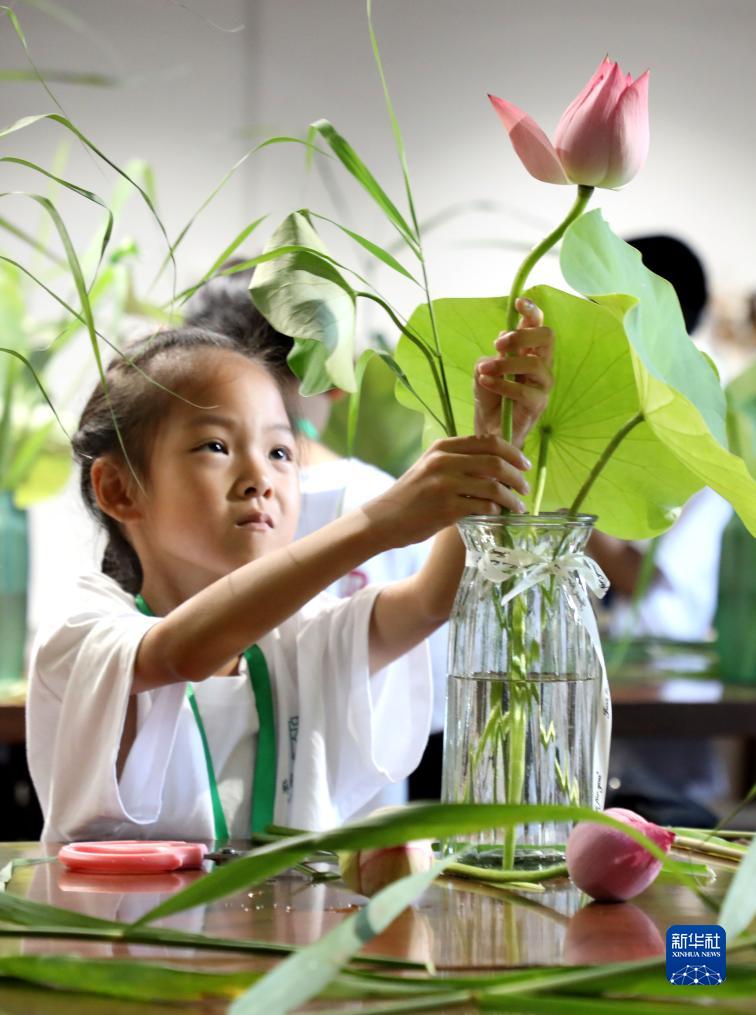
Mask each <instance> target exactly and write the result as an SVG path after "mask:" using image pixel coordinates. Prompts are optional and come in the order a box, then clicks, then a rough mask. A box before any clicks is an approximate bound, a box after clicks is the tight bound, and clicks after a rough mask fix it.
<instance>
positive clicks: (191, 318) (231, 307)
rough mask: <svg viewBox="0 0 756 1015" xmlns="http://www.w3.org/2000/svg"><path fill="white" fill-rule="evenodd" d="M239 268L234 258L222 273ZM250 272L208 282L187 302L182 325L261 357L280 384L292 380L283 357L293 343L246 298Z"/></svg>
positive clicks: (218, 276)
mask: <svg viewBox="0 0 756 1015" xmlns="http://www.w3.org/2000/svg"><path fill="white" fill-rule="evenodd" d="M240 264H244V261H243V260H242V259H240V258H235V259H233V260H230V261H226V263H225V264H224V265H223V267H222V269H221V270H222V271H227V270H228V269H229V268H235V267H237V266H238V265H240ZM252 272H253V269H252V268H245V269H243V270H242V271H236V272H234V273H233V274H230V275H216V276H215V277H214V278H211V279H210V280H209V281H208V282H206V283H205V284H204V285H203V286H202V288H200V289H198V290H197V292H196V293H195V294H194V296H192V298H191V299H190V300H189V301H188V302H187V304H186V314H185V316H184V323H185V324H187V325H191V326H192V327H195V328H204V329H206V330H209V331H214V332H217V333H218V334H220V335H226V336H227V337H228V338H230V339H232V341H234V342H237V343H238V344H239V345H241V346H243V348H244V350H245V351H246V352H251V353H253V354H254V353H263V354H264V355H265V358H266V362H268V363H270V364H271V366H272V367H273V368H274V369H275V370H276V371H277V372H279V373H280V376H281V379H282V380H284V381H285V380H292V379H293V374H292V373H291V372H290V370H289V367H288V365H287V363H286V357H287V356H288V355H289V353H290V351H291V349H292V347H293V345H294V342H293V340H292V339H291V338H288V337H287V336H286V335H282V334H281V333H280V332H278V331H276V330H275V328H274V327H273V326H272V325H270V324H268V322H267V321H266V320H265V318H264V317H263V315H262V314H261V313H260V311H259V310H258V309H257V307H256V306H255V305H254V303H253V302H252V298H251V297H250V295H249V283H250V282H251V280H252Z"/></svg>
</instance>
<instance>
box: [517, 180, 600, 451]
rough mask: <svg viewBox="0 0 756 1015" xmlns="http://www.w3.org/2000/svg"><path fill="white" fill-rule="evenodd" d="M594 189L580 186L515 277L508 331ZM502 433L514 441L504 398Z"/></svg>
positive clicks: (581, 212)
mask: <svg viewBox="0 0 756 1015" xmlns="http://www.w3.org/2000/svg"><path fill="white" fill-rule="evenodd" d="M593 189H594V188H593V187H586V186H585V185H584V184H582V183H581V184H580V185H579V186H578V192H577V197H576V198H575V203H574V204H573V206H572V208H570V211H569V213H568V214H567V217H566V218H565V219H564V220H563V221H562V222H560V223H559V225H558V226H557V227H556V229H554V230H553V232H550V233H549V235H548V236H547V237H546V238H545V239H544V240H541V242H540V243H539V244H538V245H537V246H535V247H533V249H532V250H531V251H530V253H529V254H528V255H527V257H526V258H525V260H524V261H523V262H522V264H521V265H520V267H519V269H518V271H517V274H516V275H515V277H514V282H512V288H511V289H510V292H509V304H508V306H507V323H506V331H514V328H515V325H516V324H517V308H516V307H515V301H516V300H517V297H518V296H519V295H520V293H521V292H522V290H523V289H524V288H525V282H526V281H527V278H528V275H529V274H530V272H531V271H532V270H533V268H534V267H535V265H536V264H537V263H538V261H540V259H541V258H542V257H543V255H544V254H545V253H546V252H547V251H549V250H551V248H552V247H553V246H554V244H555V243H558V242H559V240H561V238H562V237H563V236H564V234H565V232H566V231H567V229H568V228H569V226H571V225H572V223H573V222H574V221H575V219H577V218H579V217H580V216H581V215H582V214H583V212H584V211H585V208H586V205H587V204H588V202H589V201H590V199H591V194H592V193H593ZM501 432H502V435H503V436H504V439H505V440H508V441H511V440H512V400H511V399H509V398H503V399H502V401H501Z"/></svg>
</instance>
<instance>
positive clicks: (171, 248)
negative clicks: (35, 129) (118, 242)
mask: <svg viewBox="0 0 756 1015" xmlns="http://www.w3.org/2000/svg"><path fill="white" fill-rule="evenodd" d="M0 136H2V135H0ZM273 144H301V145H306V146H307V147H312V146H311V145H310V142H309V141H303V140H302V139H301V138H299V137H286V136H282V137H269V138H267V139H266V140H265V141H261V142H260V144H257V145H255V146H254V147H253V148H250V149H248V150H247V151H246V152H245V153H244V155H242V157H241V158H240V159H237V161H236V162H235V163H234V164H233V166H231V168H230V169H229V170H228V172H227V173H226V174H225V175H224V176H223V179H222V180H221V181H220V182H219V183H218V184H216V186H215V187H213V189H212V190H211V191H210V193H209V194H208V196H207V197H206V198H205V200H204V201H203V202H202V203H201V204H200V206H199V208H197V210H196V211H195V212H194V214H192V215H191V216H190V217H189V220H188V221H187V222H186V223H185V224H184V225H183V226H182V228H181V229H180V230H179V233H178V236H177V237H176V239H175V240H174V241H173V243H169V244H168V253H167V254H166V256H165V259H164V260H163V262H162V264H161V265H160V267H159V268H158V270H157V273H156V275H155V277H154V278H153V280H152V282H151V284H150V289H153V288H154V286H155V284H156V283H157V281H158V279H159V278H160V276H161V275H162V274H163V272H164V271H165V268H166V266H167V265H168V262H169V261H172V260H173V255H174V254H175V253H176V250H177V249H178V247H179V246H180V244H181V243H182V242H183V240H184V237H185V236H186V234H187V233H188V232H189V230H190V229H191V228H192V226H193V225H194V223H195V222H196V220H197V219H198V217H199V216H200V215H201V214H202V212H203V211H204V210H205V208H207V206H208V205H209V204H210V202H211V201H213V200H214V198H215V197H217V195H218V194H219V193H220V191H221V190H223V188H224V187H225V186H226V184H227V183H228V181H229V180H230V179H231V177H232V176H233V175H234V173H235V172H236V171H237V170H238V169H240V168H241V167H242V166H243V165H244V163H245V162H246V161H247V159H248V158H250V157H251V156H252V155H255V154H256V153H257V152H259V151H262V149H263V148H268V147H269V146H270V145H273ZM315 150H316V151H320V149H318V148H315ZM320 154H321V155H325V154H326V153H325V152H322V151H320ZM166 239H167V237H166Z"/></svg>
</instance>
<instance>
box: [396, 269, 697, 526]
mask: <svg viewBox="0 0 756 1015" xmlns="http://www.w3.org/2000/svg"><path fill="white" fill-rule="evenodd" d="M527 295H528V296H530V298H531V299H533V300H535V302H536V303H537V304H538V306H540V307H541V309H542V310H543V313H544V320H545V323H546V324H547V325H548V326H549V327H551V328H553V329H554V332H555V334H556V336H557V340H556V345H555V351H554V374H555V385H554V388H553V389H552V391H551V395H550V398H549V404H548V406H547V408H546V410H545V412H544V414H543V416H542V417H541V420H540V421H539V424H538V427H537V428H536V430H534V432H532V433H531V434H530V436H529V437H528V439H527V441H526V443H525V452H526V454H527V455H528V457H529V458H530V459H531V460H532V461H533V462H536V461H537V460H538V453H539V448H540V442H541V439H542V434H543V433H544V432H548V433H549V438H550V440H549V457H548V478H547V482H546V489H545V493H544V499H543V503H542V510H545V511H551V510H558V509H560V508H565V507H568V506H569V505H570V504H571V503H572V501H573V500H574V498H575V496H576V494H577V492H578V491H579V489H580V487H581V486H582V484H583V483H584V481H585V480H586V478H587V477H588V475H589V473H590V471H591V469H592V468H593V466H594V465H595V464H596V462H597V461H598V459H599V457H600V455H601V453H602V452H603V451H604V449H605V448H606V446H607V444H608V443H609V441H610V440H611V438H612V437H613V436H614V435H615V434H616V433H617V431H618V430H619V429H620V428H621V427H622V426H623V425H624V424H625V423H627V422H628V420H630V419H631V418H632V417H633V416H634V415H635V414H636V413H638V412H639V410H640V400H639V395H638V388H637V385H636V381H635V375H634V370H633V360H632V357H631V353H630V346H629V344H628V341H627V338H626V337H625V334H624V330H623V327H622V322H621V320H620V319H619V318H618V317H617V315H616V314H615V313H613V312H612V311H611V310H609V309H607V308H605V307H600V306H597V305H596V304H594V303H591V302H589V301H587V300H584V299H580V298H579V297H577V296H573V295H570V294H569V293H565V292H561V291H560V290H558V289H553V288H551V287H550V286H537V287H535V288H533V289H531V290H529V291H528V293H527ZM506 308H507V301H506V299H503V298H498V297H492V298H484V299H440V300H436V301H434V312H435V318H436V322H437V326H438V330H439V333H440V343H441V351H442V354H443V357H444V362H445V364H446V373H447V379H448V383H449V388H450V394H451V401H452V406H453V409H454V415H455V419H456V422H457V427H458V430H459V432H460V433H471V432H472V429H473V392H472V374H473V369H474V365H475V362H476V360H477V359H479V358H480V357H481V356H484V355H491V353H492V350H493V342H494V339H495V338H496V336H497V335H498V333H499V331H501V329H502V327H503V326H504V321H505V319H506ZM409 327H410V328H411V329H412V330H413V331H415V332H416V333H417V334H418V335H419V336H420V337H421V338H423V339H424V340H425V341H427V342H428V343H431V342H432V336H431V329H430V321H429V315H428V308H427V307H426V306H425V305H423V306H421V307H419V308H418V309H417V310H416V311H415V312H414V314H413V315H412V317H411V318H410V321H409ZM396 359H397V362H398V363H399V365H400V367H401V368H402V369H403V370H404V372H405V373H406V374H407V376H408V378H409V380H410V382H411V383H412V385H413V387H414V388H415V390H416V391H417V394H418V396H419V398H421V399H422V400H423V401H425V402H426V403H427V404H428V406H429V407H430V408H431V409H432V410H433V411H435V412H437V413H438V411H439V410H440V404H439V399H438V396H437V394H436V391H435V387H434V385H433V382H432V379H431V377H430V375H429V372H428V369H427V364H426V361H425V358H424V357H423V355H422V353H420V352H419V351H418V349H417V348H416V347H415V346H414V345H413V344H412V342H410V341H409V340H408V339H407V338H405V337H404V336H403V337H402V338H401V339H400V340H399V344H398V346H397V350H396ZM397 397H398V398H399V400H400V401H401V402H402V403H403V404H404V405H407V406H409V407H410V408H414V409H416V410H418V411H423V410H422V406H421V405H420V403H419V401H418V399H416V398H414V397H413V396H412V395H411V394H410V393H409V392H408V391H407V390H406V389H404V388H402V387H401V386H400V385H397ZM425 415H426V437H427V438H428V439H429V440H430V439H433V438H434V437H437V436H440V435H441V434H440V429H439V428H438V426H437V425H435V424H432V423H431V422H429V416H428V413H427V412H426V413H425ZM702 485H703V484H702V482H701V481H700V479H699V478H698V477H697V475H696V474H694V472H693V471H692V470H691V469H690V468H689V467H687V466H686V465H684V464H683V463H682V462H681V461H680V460H679V459H678V457H677V456H676V455H675V454H674V453H673V452H672V451H671V450H670V449H669V448H667V447H666V446H665V444H664V443H662V442H661V441H660V440H659V439H658V437H657V436H656V435H655V433H654V431H653V430H652V429H651V427H650V426H649V425H648V424H647V423H645V422H644V423H641V424H639V425H638V426H636V427H635V428H634V429H633V430H632V431H631V432H630V433H629V435H628V436H627V437H626V438H625V439H624V440H623V441H622V443H621V444H620V446H619V448H618V449H617V451H616V452H615V454H614V455H613V456H612V458H611V459H610V460H609V463H608V464H607V466H606V468H605V469H604V470H603V472H602V473H601V475H600V476H599V478H598V479H597V481H596V482H595V484H594V485H593V487H592V489H591V491H590V493H589V495H588V497H587V498H586V500H585V501H584V503H583V504H582V508H581V509H582V510H584V511H587V512H590V513H593V514H597V515H598V516H599V519H600V520H599V523H598V524H599V527H600V528H601V529H602V530H603V531H605V532H608V533H610V534H612V535H615V536H620V537H622V538H625V539H640V538H645V537H648V536H652V535H655V534H657V533H659V532H663V531H664V530H665V529H667V528H669V526H670V525H671V524H672V522H673V521H674V520H675V518H676V517H677V514H678V512H679V508H680V507H681V505H682V504H684V503H685V501H686V500H687V499H688V497H689V496H690V495H691V494H692V493H694V492H695V491H696V490H697V489H699V488H700V487H701V486H702ZM531 486H533V487H534V486H535V483H534V477H531Z"/></svg>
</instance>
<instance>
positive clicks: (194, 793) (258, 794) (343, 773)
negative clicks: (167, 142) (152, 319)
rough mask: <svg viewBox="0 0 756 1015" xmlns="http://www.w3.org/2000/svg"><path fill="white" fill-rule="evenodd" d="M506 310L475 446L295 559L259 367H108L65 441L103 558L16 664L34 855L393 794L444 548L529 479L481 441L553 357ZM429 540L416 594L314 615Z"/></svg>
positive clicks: (209, 349) (498, 447)
mask: <svg viewBox="0 0 756 1015" xmlns="http://www.w3.org/2000/svg"><path fill="white" fill-rule="evenodd" d="M521 307H522V310H523V312H524V314H525V319H524V324H525V325H526V327H525V328H523V329H521V330H518V331H517V332H512V333H510V334H509V335H507V336H503V337H500V338H499V339H498V340H497V343H496V348H497V351H498V352H503V351H504V350H505V349H506V350H507V351H508V352H510V353H514V355H513V356H511V358H509V359H508V360H507V371H508V372H510V373H511V372H514V373H516V374H517V375H519V378H518V381H517V382H514V381H511V380H507V379H506V378H505V376H504V373H503V371H504V368H503V365H502V364H503V361H502V359H501V358H499V357H491V358H489V359H486V360H481V361H480V362H479V363H478V365H477V367H476V379H475V386H476V432H477V434H478V436H475V437H459V438H450V439H445V440H441V441H437V442H436V443H435V444H434V445H433V446H432V447H431V448H430V449H429V450H428V451H427V452H426V453H425V454H424V455H423V456H422V457H421V458H420V459H419V460H418V462H417V463H416V464H415V465H414V466H413V467H412V468H411V469H410V470H408V472H407V473H405V475H404V476H402V477H401V479H399V480H398V481H397V482H396V483H395V484H394V486H393V487H392V488H391V489H390V490H389V491H388V492H387V493H385V494H383V495H382V496H380V497H378V498H376V499H374V500H373V501H370V502H369V503H367V504H365V505H363V506H362V507H361V508H359V509H358V510H355V511H353V512H351V513H349V514H346V515H344V516H342V517H341V518H339V519H338V520H336V521H334V522H333V523H331V524H330V525H327V526H325V527H324V528H323V529H321V530H319V531H318V532H316V533H314V534H312V535H309V536H307V537H305V538H303V539H301V540H299V541H297V542H295V543H292V538H293V535H294V532H295V530H296V525H297V513H298V501H299V493H298V482H297V465H296V444H295V440H294V437H293V435H292V421H291V419H290V416H289V414H288V412H287V409H286V406H285V404H284V400H283V397H282V394H281V391H280V389H279V387H278V385H277V383H276V381H275V379H274V376H273V375H272V374H271V373H270V372H269V371H268V369H267V368H266V366H265V364H264V362H261V361H260V360H259V359H256V358H253V357H251V356H250V355H246V354H244V353H243V352H242V351H240V349H239V346H238V345H235V344H234V343H233V342H232V341H231V340H229V339H227V338H224V337H222V336H219V335H216V334H213V333H212V332H203V331H201V330H199V329H191V328H185V329H179V330H176V331H166V332H162V333H159V334H158V335H156V336H153V337H152V338H151V339H150V340H148V341H146V342H145V343H143V344H142V345H141V347H140V348H139V350H138V351H137V352H136V353H133V354H132V355H131V361H132V364H133V365H130V364H128V363H126V362H124V361H123V360H117V361H116V362H115V363H114V364H112V365H111V367H110V368H109V371H108V390H107V392H105V391H103V389H102V387H101V386H98V387H97V388H96V389H95V392H94V393H93V395H92V397H91V398H90V400H89V402H88V404H87V406H86V408H85V410H84V413H83V415H82V419H81V422H80V426H79V431H78V433H77V434H76V437H75V441H74V446H75V451H76V454H77V457H78V459H79V461H80V463H81V467H82V473H81V485H82V492H83V495H84V498H85V501H86V502H87V504H88V505H89V506H90V507H91V508H92V510H93V511H94V512H95V514H96V515H97V516H98V517H99V518H100V520H101V521H102V522H103V524H104V525H105V527H106V529H107V532H108V536H109V542H108V547H107V550H106V552H105V557H104V560H103V570H104V573H103V574H99V575H90V576H85V577H84V578H82V579H81V580H80V582H79V584H78V587H77V593H76V597H75V599H73V600H72V601H71V602H70V603H67V604H65V608H64V609H63V610H62V611H61V616H60V617H59V618H57V620H54V621H53V622H51V623H50V624H49V625H47V626H46V627H45V628H43V629H42V630H41V631H40V633H39V635H38V638H37V640H36V643H35V646H34V649H33V653H32V659H31V676H30V689H29V703H28V751H29V766H30V770H31V773H32V777H33V779H34V783H35V786H36V789H37V792H38V795H39V799H40V802H41V805H42V809H43V812H44V816H45V826H44V830H43V838H46V839H48V840H66V839H73V838H96V837H111V838H166V837H173V836H180V837H184V838H185V837H196V838H207V839H210V838H221V837H224V836H225V835H226V834H229V835H232V836H245V837H246V836H248V835H249V833H250V829H252V830H258V829H262V828H264V827H265V825H266V824H268V823H270V822H271V821H275V822H277V823H282V824H290V825H296V826H299V827H303V828H313V829H318V828H323V827H328V826H331V825H334V824H337V823H338V822H339V821H341V820H343V819H344V817H345V816H348V815H349V814H351V813H353V812H354V811H355V810H357V809H358V808H359V807H360V805H361V804H362V803H364V802H365V801H366V800H368V799H369V798H370V797H371V796H373V795H374V794H375V792H376V791H377V790H378V789H379V788H380V787H381V786H382V785H384V784H385V783H386V782H388V781H396V780H399V779H402V778H404V777H405V776H406V775H407V773H408V772H409V771H411V770H412V768H413V767H414V766H415V764H416V763H417V761H418V759H419V757H420V754H421V753H422V749H423V747H424V744H425V740H426V738H427V734H428V725H429V719H430V715H429V712H430V681H429V674H428V666H427V658H426V652H425V649H424V645H423V639H424V638H425V637H426V636H427V635H428V634H430V633H431V632H432V631H433V630H435V628H436V627H438V626H439V625H440V624H441V623H442V622H443V621H444V620H446V619H447V617H448V615H449V612H450V609H451V606H452V602H453V599H454V593H455V591H456V587H457V583H458V580H459V577H460V573H461V570H462V566H463V562H464V550H463V547H462V543H461V540H460V539H459V536H458V535H457V533H456V531H455V529H454V528H453V525H454V523H455V522H456V521H457V520H458V519H460V518H462V517H463V516H465V515H467V514H474V513H486V514H491V513H499V512H500V511H502V510H506V511H521V510H522V504H521V501H520V500H519V498H518V496H517V493H516V491H519V492H521V493H524V492H526V491H527V483H526V480H525V478H524V476H523V474H522V473H523V470H526V469H527V468H528V467H529V463H528V462H527V461H526V459H525V458H524V457H523V456H522V454H521V452H520V451H518V450H517V448H516V447H515V446H514V445H512V444H508V443H507V442H506V441H504V440H503V439H502V438H501V437H500V436H497V431H498V427H499V408H500V400H501V395H502V394H506V395H507V396H510V397H512V398H513V399H514V400H515V405H516V428H515V435H516V440H517V441H518V443H521V441H522V439H523V438H524V435H525V433H526V432H527V430H528V429H529V427H530V426H531V425H532V423H533V421H534V420H535V419H536V418H537V416H538V415H539V413H540V411H542V408H543V405H544V403H545V399H546V392H547V390H548V388H549V386H550V374H549V365H548V364H549V358H550V350H551V343H552V337H551V333H550V331H549V330H548V329H545V328H543V327H541V320H540V314H539V313H538V311H537V309H536V308H535V307H533V305H532V304H527V305H525V304H521ZM135 368H136V369H135ZM114 415H115V417H116V418H117V420H118V423H119V431H120V434H119V432H117V431H116V428H115V427H114V425H113V416H114ZM121 442H122V443H121ZM440 530H444V531H443V532H441V534H440V535H439V536H438V537H437V539H436V542H435V545H434V549H433V551H432V553H431V555H430V557H429V558H428V561H427V563H426V564H425V566H424V567H423V568H422V570H421V571H420V572H419V573H418V574H417V575H415V576H413V577H411V578H407V579H404V580H402V581H398V582H395V583H393V584H391V585H387V586H385V587H383V588H380V587H368V588H365V589H363V590H362V591H361V592H359V593H357V594H356V595H355V596H353V597H351V598H350V599H345V600H336V599H333V598H331V597H329V596H324V595H319V593H321V590H322V589H324V588H326V587H327V586H328V585H329V584H331V582H333V581H334V580H335V579H336V578H337V577H338V576H339V575H342V574H344V573H346V572H348V571H349V570H351V569H352V568H354V567H356V566H357V565H358V564H359V563H361V562H362V561H364V560H366V559H367V558H369V557H372V556H373V555H374V554H376V553H379V552H382V551H384V550H386V549H388V548H390V547H395V546H404V545H407V544H409V543H412V542H417V541H419V540H423V539H426V538H428V537H429V536H430V535H432V534H433V533H435V532H439V531H440Z"/></svg>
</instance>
